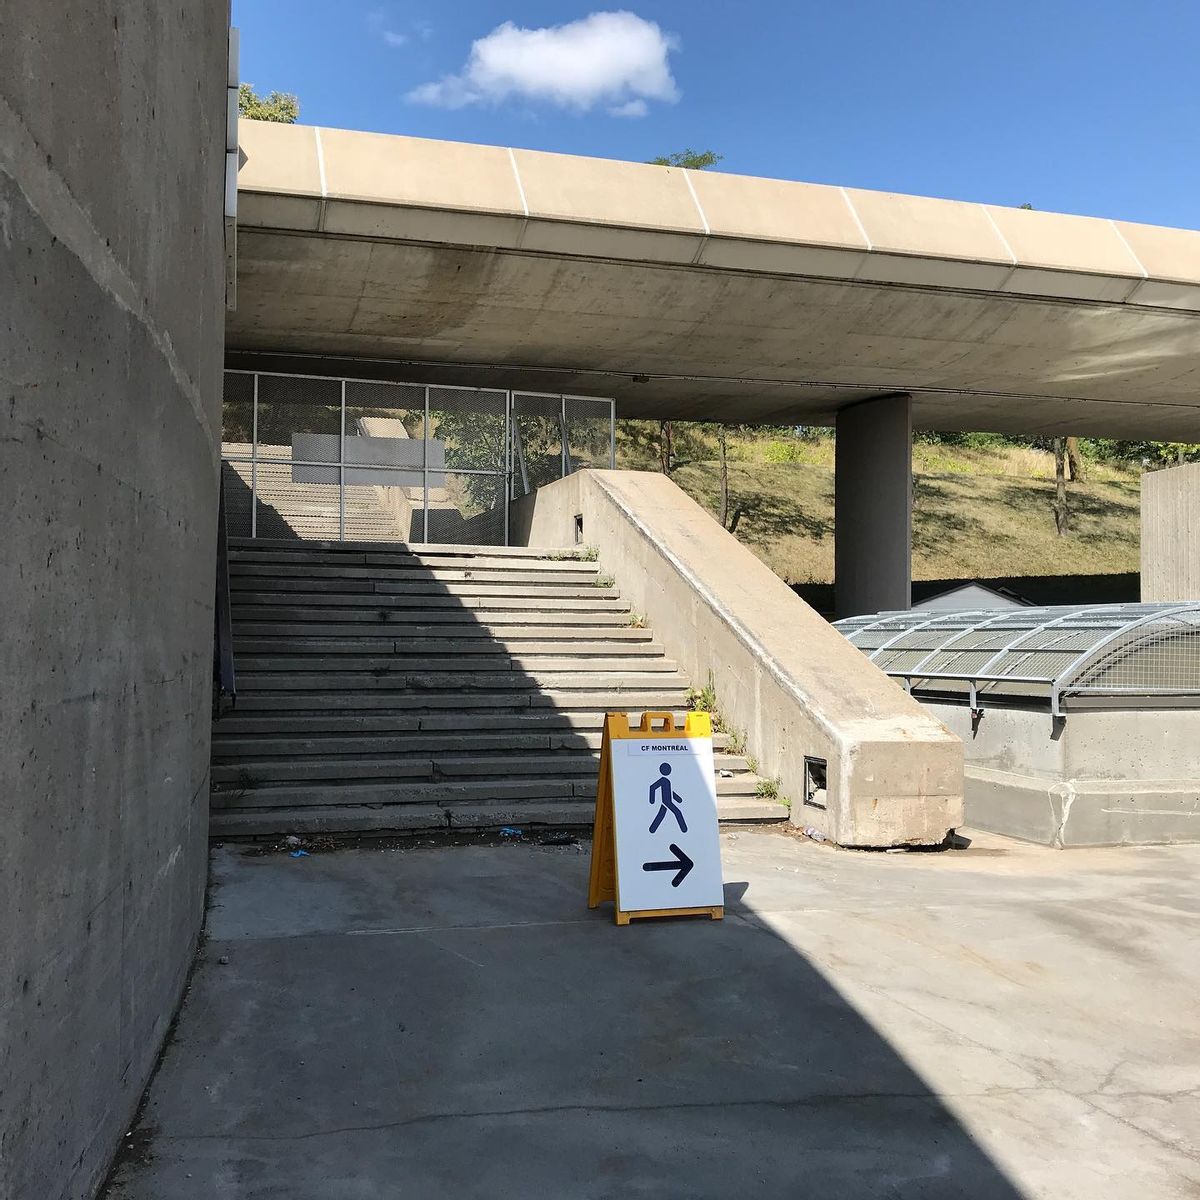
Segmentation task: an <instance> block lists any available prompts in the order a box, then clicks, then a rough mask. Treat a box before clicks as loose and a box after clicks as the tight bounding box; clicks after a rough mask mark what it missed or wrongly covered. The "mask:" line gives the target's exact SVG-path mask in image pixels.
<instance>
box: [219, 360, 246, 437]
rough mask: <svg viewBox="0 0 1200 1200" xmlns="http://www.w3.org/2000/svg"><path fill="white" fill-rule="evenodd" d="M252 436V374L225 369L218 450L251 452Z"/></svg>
mask: <svg viewBox="0 0 1200 1200" xmlns="http://www.w3.org/2000/svg"><path fill="white" fill-rule="evenodd" d="M253 437H254V376H253V375H240V374H238V373H237V372H235V371H226V372H225V390H224V395H223V397H222V402H221V451H222V453H224V454H246V455H249V454H250V443H251V441H252V440H253Z"/></svg>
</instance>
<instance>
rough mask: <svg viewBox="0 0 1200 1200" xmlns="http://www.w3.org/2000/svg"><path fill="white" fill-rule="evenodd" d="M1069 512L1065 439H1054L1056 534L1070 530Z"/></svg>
mask: <svg viewBox="0 0 1200 1200" xmlns="http://www.w3.org/2000/svg"><path fill="white" fill-rule="evenodd" d="M1070 521H1071V512H1070V509H1069V508H1068V507H1067V439H1066V438H1060V437H1056V438H1055V439H1054V527H1055V528H1056V529H1057V530H1058V536H1059V537H1063V536H1064V535H1065V534H1067V533H1068V532H1069V531H1070Z"/></svg>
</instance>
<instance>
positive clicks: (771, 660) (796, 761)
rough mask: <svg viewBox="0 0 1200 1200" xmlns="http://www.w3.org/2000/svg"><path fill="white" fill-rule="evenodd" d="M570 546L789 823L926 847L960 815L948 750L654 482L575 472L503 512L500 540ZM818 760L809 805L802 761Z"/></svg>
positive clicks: (762, 573)
mask: <svg viewBox="0 0 1200 1200" xmlns="http://www.w3.org/2000/svg"><path fill="white" fill-rule="evenodd" d="M576 514H580V515H582V517H583V541H584V542H585V543H587V544H590V545H594V546H597V547H598V548H599V551H600V560H601V562H602V563H603V564H604V566H605V568H606V570H608V571H610V572H611V573H612V574H613V575H614V576H615V577H616V580H617V585H618V587H620V589H621V593H622V595H623V596H625V597H627V598H628V599H629V601H630V603H631V604H632V606H633V608H634V609H635V610H636V611H638V612H641V613H643V614H644V615H645V616H646V617H647V618H648V621H649V624H650V626H651V627H652V628H653V630H654V635H655V637H656V638H657V639H658V640H659V641H661V642H662V643H663V645H664V646H665V647H666V650H667V653H668V654H669V655H670V656H671V657H672V658H674V659H676V660H677V661H678V662H679V664H680V667H681V669H682V670H683V671H685V672H686V673H688V674H689V675H690V676H691V678H692V679H693V680H695V681H696V682H697V683H700V684H702V683H704V682H705V681H706V680H707V679H708V677H709V676H710V675H711V677H712V680H713V682H714V684H715V686H716V690H717V696H718V701H719V705H720V708H721V711H722V712H723V714H724V715H725V717H726V718H727V720H729V721H730V723H731V724H732V725H733V726H734V727H735V728H739V729H743V730H745V731H746V733H747V737H748V748H749V751H750V753H752V754H754V755H755V756H756V757H757V758H758V760H759V764H760V768H759V769H760V772H761V773H762V774H763V775H767V776H772V777H777V778H779V780H780V781H781V789H780V790H781V794H782V795H783V796H785V797H786V798H787V799H789V800H790V801H791V802H792V820H793V822H794V823H795V824H798V825H813V826H815V827H816V828H818V829H820V830H822V831H823V832H824V833H825V834H826V835H827V836H829V837H830V838H832V839H833V840H834V841H837V842H839V843H840V844H842V845H851V846H892V845H902V844H906V843H909V844H915V845H933V844H937V843H940V842H941V841H942V840H943V839H944V838H945V836H946V834H947V833H948V832H949V831H950V830H951V829H953V828H955V827H956V826H957V825H959V824H960V823H961V820H962V770H963V766H962V744H961V743H960V742H959V740H958V738H956V737H954V736H952V735H951V734H949V733H948V732H947V731H946V729H945V728H944V727H943V726H942V725H941V724H939V723H938V722H937V721H936V720H932V719H930V717H929V716H928V715H927V714H926V713H924V712H923V711H922V709H921V707H920V705H918V704H917V703H916V702H915V701H914V700H912V699H910V698H909V697H908V696H907V695H905V693H904V692H903V691H902V690H901V689H900V688H898V687H896V685H895V684H894V683H892V681H891V680H889V679H888V678H887V677H886V676H885V675H884V674H883V673H882V672H881V671H879V670H878V669H877V668H876V667H875V666H873V665H872V664H871V663H870V662H869V660H868V659H867V658H866V656H865V655H863V654H862V653H861V652H860V651H858V650H856V649H855V648H854V647H853V646H851V645H850V644H849V643H848V642H847V641H846V640H845V639H844V638H843V637H842V635H841V634H839V633H838V632H837V631H836V630H835V629H833V628H832V626H830V625H829V624H828V623H827V622H826V621H824V620H823V619H822V618H821V617H819V616H817V614H816V613H814V612H813V611H812V609H810V608H809V607H808V606H807V605H806V604H805V603H804V602H803V601H802V600H800V599H799V598H798V597H797V596H795V595H794V594H793V593H792V591H791V589H790V588H789V587H788V586H787V585H786V584H785V583H784V582H783V581H782V580H781V579H779V578H778V577H777V576H776V575H775V574H774V573H773V572H772V571H770V570H769V569H768V568H767V567H766V566H764V565H763V563H761V562H760V561H759V560H758V559H757V558H755V557H754V555H753V554H751V553H750V551H749V550H747V549H746V548H745V547H744V546H742V545H741V544H740V543H739V542H738V541H737V540H736V538H734V537H732V536H731V535H730V534H728V533H727V532H726V531H725V530H724V529H722V528H721V526H720V525H719V524H718V523H717V522H716V521H714V520H713V519H712V517H710V516H709V515H708V513H706V512H705V511H704V510H703V509H702V508H701V507H700V506H699V505H698V504H696V503H695V502H694V501H693V500H691V499H690V498H689V497H688V496H687V495H685V494H684V493H683V492H682V491H681V490H680V489H679V488H678V487H676V485H675V484H674V483H672V482H671V481H670V480H669V479H667V478H666V477H665V476H663V475H658V474H653V473H649V472H641V471H590V470H589V471H580V472H578V473H576V474H575V475H572V476H570V477H569V478H567V479H564V480H560V481H559V482H557V483H552V484H550V485H548V486H546V487H543V488H539V489H538V490H537V491H536V492H534V493H533V494H532V495H531V496H528V497H525V498H524V499H522V500H520V501H517V502H516V503H515V504H514V505H513V506H512V508H511V510H510V532H511V539H512V541H513V542H514V543H515V544H525V545H531V546H569V545H571V544H572V543H573V541H574V522H575V516H576ZM806 755H807V756H813V757H816V758H820V759H824V760H825V761H826V763H827V768H828V774H827V782H828V789H827V792H826V795H825V796H823V797H819V798H818V799H819V800H820V801H822V802H823V803H824V805H825V807H824V808H816V807H812V806H808V805H806V804H805V803H804V798H805V761H804V760H805V756H806Z"/></svg>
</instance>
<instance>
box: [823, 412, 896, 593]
mask: <svg viewBox="0 0 1200 1200" xmlns="http://www.w3.org/2000/svg"><path fill="white" fill-rule="evenodd" d="M834 591H835V607H836V609H837V615H838V616H839V617H854V616H858V615H860V614H861V613H873V612H879V611H881V610H882V609H892V608H908V607H909V606H910V604H911V602H912V397H911V396H907V395H899V396H884V397H883V398H882V399H879V400H864V401H862V402H861V403H859V404H852V405H851V406H850V407H849V408H844V409H842V410H841V411H840V412H839V413H838V415H837V452H836V459H835V478H834Z"/></svg>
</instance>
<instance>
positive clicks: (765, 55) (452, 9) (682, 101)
mask: <svg viewBox="0 0 1200 1200" xmlns="http://www.w3.org/2000/svg"><path fill="white" fill-rule="evenodd" d="M233 9H234V23H235V24H236V25H238V26H239V27H240V29H241V30H242V59H241V74H242V78H243V79H244V80H247V81H250V82H252V83H254V85H255V86H256V87H257V88H258V90H260V91H263V90H270V89H273V88H274V89H279V90H281V91H290V92H295V93H296V94H297V95H298V96H299V97H300V102H301V115H300V119H301V121H303V122H305V123H306V124H317V125H329V126H338V127H342V128H350V129H369V130H378V131H382V132H387V133H406V134H413V135H416V136H420V137H435V138H449V139H454V140H459V141H475V142H489V143H494V144H498V145H511V146H524V147H530V148H533V149H541V150H555V151H561V152H563V153H569V154H591V155H597V156H600V157H606V158H624V159H633V160H644V159H647V158H652V157H654V156H655V155H657V154H663V153H667V152H670V151H673V150H679V149H682V148H684V147H686V146H691V147H695V148H697V149H707V148H710V147H711V148H712V149H714V150H717V151H719V152H720V153H721V154H723V155H724V161H723V162H722V163H721V165H720V168H719V169H721V170H727V171H733V172H737V173H739V174H748V175H768V176H775V177H779V178H784V179H803V180H810V181H813V182H818V183H835V184H843V185H846V186H854V187H865V188H878V189H881V190H885V191H898V192H915V193H918V194H922V195H932V196H946V197H950V198H953V199H961V200H979V201H987V202H991V203H996V204H1012V205H1018V204H1021V203H1024V202H1026V201H1028V202H1029V203H1031V204H1033V205H1034V207H1035V208H1040V209H1051V210H1056V211H1060V212H1073V213H1084V214H1089V215H1095V216H1106V217H1118V218H1125V219H1127V220H1134V221H1147V222H1151V223H1155V224H1162V225H1177V226H1184V227H1188V228H1197V227H1200V211H1198V208H1200V137H1198V135H1197V130H1198V129H1200V0H791V2H790V3H767V2H765V0H763V2H756V0H743V2H742V3H728V2H722V3H718V2H717V0H687V2H682V0H638V2H636V3H633V2H631V3H630V4H629V5H628V6H627V7H624V8H622V7H621V6H620V5H617V4H611V5H605V4H603V3H593V4H591V5H589V4H586V3H584V4H575V3H563V2H559V3H546V2H536V0H504V2H499V3H496V2H493V3H483V2H481V0H441V2H440V3H435V2H433V0H393V2H391V3H379V2H371V0H364V2H359V0H340V2H339V3H337V4H333V3H330V2H329V0H289V2H288V3H286V4H285V3H282V2H281V0H234V5H233ZM613 14H620V15H613ZM564 27H565V28H564Z"/></svg>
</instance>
